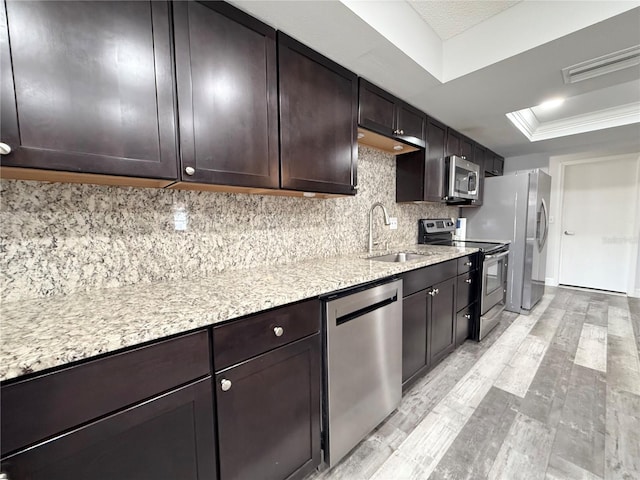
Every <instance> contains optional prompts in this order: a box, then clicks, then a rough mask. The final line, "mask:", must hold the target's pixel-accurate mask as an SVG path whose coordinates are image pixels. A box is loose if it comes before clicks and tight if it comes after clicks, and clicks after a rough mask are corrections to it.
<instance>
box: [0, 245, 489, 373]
mask: <svg viewBox="0 0 640 480" xmlns="http://www.w3.org/2000/svg"><path fill="white" fill-rule="evenodd" d="M397 251H405V252H414V253H427V254H428V255H426V256H425V257H424V260H423V259H420V260H413V261H409V262H406V263H389V262H380V261H373V260H369V259H367V258H366V257H367V256H368V255H365V254H352V255H345V256H340V257H332V258H322V259H313V260H307V261H304V262H298V263H291V264H285V265H273V266H265V267H259V268H252V269H242V270H231V271H227V272H223V273H220V274H218V275H216V276H213V277H208V278H198V279H189V280H181V281H178V282H161V283H151V284H139V285H134V286H129V287H122V288H113V289H104V290H98V291H93V292H83V293H77V294H72V295H65V296H58V297H46V298H38V299H34V300H29V301H20V302H10V303H3V304H2V306H1V309H0V314H1V317H0V318H1V323H0V334H1V336H0V342H1V343H0V380H7V379H10V378H14V377H18V376H20V375H23V374H27V373H32V372H37V371H40V370H45V369H47V368H51V367H55V366H60V365H64V364H66V363H69V362H73V361H76V360H81V359H85V358H89V357H92V356H95V355H98V354H103V353H107V352H112V351H115V350H119V349H121V348H124V347H130V346H133V345H136V344H139V343H143V342H147V341H151V340H156V339H160V338H163V337H166V336H169V335H173V334H177V333H180V332H186V331H189V330H192V329H195V328H198V327H205V326H208V325H212V324H216V323H219V322H224V321H226V320H230V319H233V318H236V317H241V316H243V315H248V314H251V313H255V312H259V311H261V310H266V309H269V308H273V307H277V306H280V305H285V304H287V303H291V302H296V301H298V300H303V299H306V298H313V297H316V296H318V295H322V294H326V293H330V292H333V291H335V290H340V289H343V288H347V287H351V286H355V285H358V284H361V283H366V282H369V281H373V280H377V279H381V278H384V277H388V276H391V275H395V274H398V273H402V272H406V271H409V270H414V269H416V268H421V267H425V266H428V265H432V264H435V263H440V262H443V261H446V260H450V259H452V258H456V257H461V256H464V255H468V254H469V253H473V252H476V251H477V249H475V248H464V247H444V246H431V245H411V246H409V247H405V248H396V249H393V250H391V252H397ZM383 253H385V252H380V253H379V254H383Z"/></svg>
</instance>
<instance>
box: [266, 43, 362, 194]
mask: <svg viewBox="0 0 640 480" xmlns="http://www.w3.org/2000/svg"><path fill="white" fill-rule="evenodd" d="M278 67H279V75H278V78H279V86H280V88H279V95H280V169H281V170H280V174H281V187H282V188H283V189H290V190H302V191H307V192H321V193H329V194H342V195H345V194H346V195H355V193H356V185H357V178H356V169H357V158H358V143H357V127H358V125H357V110H358V78H357V76H356V75H355V74H354V73H352V72H350V71H349V70H347V69H346V68H344V67H342V66H340V65H338V64H337V63H335V62H333V61H331V60H329V59H328V58H326V57H324V56H322V55H320V54H319V53H318V52H315V51H314V50H311V49H310V48H309V47H307V46H305V45H303V44H302V43H300V42H298V41H296V40H294V39H293V38H291V37H289V36H287V35H285V34H283V33H282V32H278Z"/></svg>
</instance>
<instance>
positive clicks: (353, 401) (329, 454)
mask: <svg viewBox="0 0 640 480" xmlns="http://www.w3.org/2000/svg"><path fill="white" fill-rule="evenodd" d="M324 300H325V308H324V320H325V322H324V341H325V342H324V352H325V358H324V361H325V363H324V366H325V369H324V381H325V385H324V386H325V388H324V399H323V400H324V401H323V450H324V462H325V465H326V466H327V467H332V466H334V465H336V464H337V463H338V462H339V461H340V460H341V459H342V457H344V456H345V455H346V454H347V453H349V451H350V450H351V449H352V448H353V447H355V446H356V445H357V444H358V442H360V440H362V439H363V438H364V437H365V436H366V435H367V434H368V433H369V432H371V431H372V430H373V429H374V428H375V427H376V426H377V425H378V424H379V423H380V422H381V421H382V420H384V419H385V418H386V417H387V416H388V415H389V414H390V413H391V412H392V411H393V410H395V409H396V407H397V406H398V404H399V403H400V398H401V396H402V280H392V281H389V282H386V283H382V284H381V283H377V284H370V285H366V286H363V287H360V288H356V289H353V290H347V291H345V292H341V293H338V294H335V295H332V296H330V297H327V298H325V299H324Z"/></svg>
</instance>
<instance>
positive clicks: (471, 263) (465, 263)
mask: <svg viewBox="0 0 640 480" xmlns="http://www.w3.org/2000/svg"><path fill="white" fill-rule="evenodd" d="M471 265H473V262H464V266H465V267H470V266H471Z"/></svg>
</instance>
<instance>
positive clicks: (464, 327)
mask: <svg viewBox="0 0 640 480" xmlns="http://www.w3.org/2000/svg"><path fill="white" fill-rule="evenodd" d="M475 308H476V304H475V303H472V304H471V305H468V306H467V307H466V308H463V309H462V310H460V311H459V312H458V315H457V316H456V346H459V345H461V344H462V343H464V341H465V340H466V339H467V338H469V337H470V336H471V332H472V331H473V322H474V321H475V318H474V317H475V313H474V312H475Z"/></svg>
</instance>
